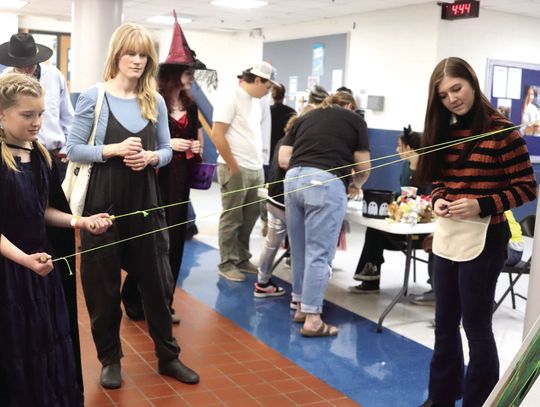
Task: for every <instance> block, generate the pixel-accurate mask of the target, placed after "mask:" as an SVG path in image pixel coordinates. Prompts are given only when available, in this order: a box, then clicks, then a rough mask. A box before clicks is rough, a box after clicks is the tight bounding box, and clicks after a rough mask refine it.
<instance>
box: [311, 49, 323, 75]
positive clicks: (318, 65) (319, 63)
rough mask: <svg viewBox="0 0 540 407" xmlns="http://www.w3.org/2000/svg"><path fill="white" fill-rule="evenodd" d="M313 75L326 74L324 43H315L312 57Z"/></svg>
mask: <svg viewBox="0 0 540 407" xmlns="http://www.w3.org/2000/svg"><path fill="white" fill-rule="evenodd" d="M311 75H312V76H323V75H324V44H315V45H313V52H312V59H311Z"/></svg>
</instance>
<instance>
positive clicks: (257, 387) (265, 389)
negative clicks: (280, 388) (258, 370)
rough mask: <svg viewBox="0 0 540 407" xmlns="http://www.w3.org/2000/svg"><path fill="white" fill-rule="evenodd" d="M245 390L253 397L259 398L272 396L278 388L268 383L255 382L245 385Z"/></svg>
mask: <svg viewBox="0 0 540 407" xmlns="http://www.w3.org/2000/svg"><path fill="white" fill-rule="evenodd" d="M245 390H246V391H247V392H248V393H249V394H250V395H251V396H252V397H253V398H256V399H258V398H259V397H264V396H271V395H273V394H275V393H276V389H274V388H273V387H272V386H268V385H267V384H254V385H252V386H247V387H245Z"/></svg>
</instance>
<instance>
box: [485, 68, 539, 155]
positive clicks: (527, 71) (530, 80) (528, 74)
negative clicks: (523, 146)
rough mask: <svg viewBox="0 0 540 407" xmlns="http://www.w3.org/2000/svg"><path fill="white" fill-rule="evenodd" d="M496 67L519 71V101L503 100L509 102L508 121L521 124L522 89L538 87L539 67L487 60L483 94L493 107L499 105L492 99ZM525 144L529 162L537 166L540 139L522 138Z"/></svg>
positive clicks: (534, 137)
mask: <svg viewBox="0 0 540 407" xmlns="http://www.w3.org/2000/svg"><path fill="white" fill-rule="evenodd" d="M496 67H504V68H517V69H520V70H521V85H520V86H521V95H520V98H519V99H516V98H505V99H508V101H509V102H510V106H509V109H510V117H509V118H510V120H511V121H512V122H513V123H514V124H516V125H518V124H520V123H521V110H522V107H523V102H524V99H525V95H524V88H525V87H526V86H528V85H538V86H540V65H537V64H530V63H524V62H514V61H502V60H494V59H488V64H487V73H486V91H485V94H486V96H487V98H488V99H489V100H490V102H491V103H492V104H493V106H495V107H497V106H498V105H499V102H500V99H502V98H498V97H493V96H492V95H493V85H494V81H493V73H494V70H495V68H496ZM523 138H524V139H525V141H526V143H527V148H528V149H529V154H530V156H531V162H533V163H535V164H538V163H540V137H537V136H523Z"/></svg>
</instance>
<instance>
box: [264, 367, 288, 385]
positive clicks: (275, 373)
mask: <svg viewBox="0 0 540 407" xmlns="http://www.w3.org/2000/svg"><path fill="white" fill-rule="evenodd" d="M260 376H261V377H262V378H263V379H264V380H265V381H267V382H277V381H280V380H286V379H289V378H290V376H289V375H288V374H287V373H285V372H284V371H283V370H280V369H273V370H269V371H265V372H261V373H260Z"/></svg>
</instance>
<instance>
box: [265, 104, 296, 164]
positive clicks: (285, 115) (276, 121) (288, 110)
mask: <svg viewBox="0 0 540 407" xmlns="http://www.w3.org/2000/svg"><path fill="white" fill-rule="evenodd" d="M270 114H271V115H272V135H271V137H270V157H274V150H275V148H276V143H277V142H278V140H279V139H280V138H282V137H283V136H284V135H285V131H284V129H285V125H286V124H287V122H288V121H289V119H290V118H291V116H292V115H294V114H296V110H294V109H293V108H292V107H289V106H287V105H284V104H283V103H275V104H273V105H272V106H270Z"/></svg>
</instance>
